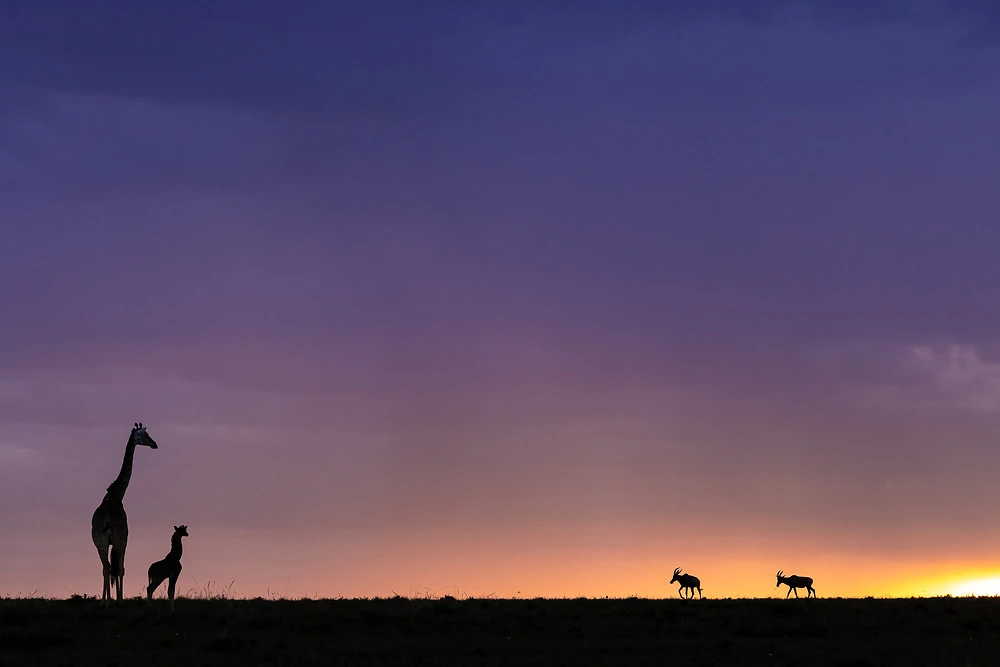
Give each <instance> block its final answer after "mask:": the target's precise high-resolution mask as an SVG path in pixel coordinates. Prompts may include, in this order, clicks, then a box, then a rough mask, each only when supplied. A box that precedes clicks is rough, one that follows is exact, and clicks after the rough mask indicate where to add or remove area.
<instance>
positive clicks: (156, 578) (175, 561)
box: [146, 526, 188, 611]
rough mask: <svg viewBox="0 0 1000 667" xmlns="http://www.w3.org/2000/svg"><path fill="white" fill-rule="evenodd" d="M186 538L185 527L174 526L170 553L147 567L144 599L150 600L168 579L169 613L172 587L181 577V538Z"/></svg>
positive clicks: (171, 604)
mask: <svg viewBox="0 0 1000 667" xmlns="http://www.w3.org/2000/svg"><path fill="white" fill-rule="evenodd" d="M187 536H188V531H187V526H174V534H173V536H171V538H170V553H168V554H167V557H166V558H164V559H163V560H158V561H156V562H155V563H153V564H152V565H150V566H149V586H147V587H146V599H147V600H152V599H153V592H154V591H155V590H156V589H157V588H159V586H160V584H162V583H163V580H164V579H169V583H168V584H167V596H168V597H169V598H170V611H173V610H174V587H175V586H176V585H177V577H179V576H181V550H182V547H181V538H182V537H187Z"/></svg>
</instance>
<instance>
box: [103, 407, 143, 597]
mask: <svg viewBox="0 0 1000 667" xmlns="http://www.w3.org/2000/svg"><path fill="white" fill-rule="evenodd" d="M137 446H143V447H149V448H150V449H156V441H154V440H153V438H151V437H150V436H149V434H148V433H146V429H145V428H144V427H143V426H142V424H141V423H137V424H135V426H134V427H133V428H132V433H131V434H130V435H129V439H128V444H127V445H126V446H125V457H124V458H123V459H122V468H121V471H120V472H119V473H118V477H117V478H116V479H115V481H113V482H112V483H111V485H110V486H109V487H108V490H107V493H105V494H104V499H103V500H101V504H100V505H99V506H98V507H97V509H96V510H94V514H93V516H92V517H91V519H90V535H91V538H92V539H93V540H94V546H95V547H97V555H98V556H100V558H101V567H102V569H103V571H104V588H103V590H102V591H101V600H102V602H104V603H107V602H110V601H111V588H112V586H114V588H115V589H117V592H116V598H117V599H118V600H121V599H122V597H123V595H124V593H123V588H124V585H125V549H126V547H127V546H128V515H126V514H125V505H124V500H125V492H126V491H127V490H128V484H129V481H130V480H131V479H132V458H133V457H134V456H135V448H136V447H137Z"/></svg>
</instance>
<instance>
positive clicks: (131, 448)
mask: <svg viewBox="0 0 1000 667" xmlns="http://www.w3.org/2000/svg"><path fill="white" fill-rule="evenodd" d="M134 456H135V440H134V439H133V438H129V441H128V445H126V446H125V458H123V459H122V469H121V472H119V473H118V477H117V478H115V481H113V482H111V486H109V487H108V495H110V496H111V497H113V498H114V499H116V500H118V501H119V502H121V501H122V500H124V499H125V492H126V491H127V490H128V483H129V480H130V479H132V457H134Z"/></svg>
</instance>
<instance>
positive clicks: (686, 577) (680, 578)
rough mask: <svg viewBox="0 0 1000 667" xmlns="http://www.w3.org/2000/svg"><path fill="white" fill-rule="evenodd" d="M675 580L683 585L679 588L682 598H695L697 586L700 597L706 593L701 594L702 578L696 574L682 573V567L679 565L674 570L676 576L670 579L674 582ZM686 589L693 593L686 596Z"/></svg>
mask: <svg viewBox="0 0 1000 667" xmlns="http://www.w3.org/2000/svg"><path fill="white" fill-rule="evenodd" d="M675 581H676V582H677V583H678V584H680V585H681V587H680V588H678V589H677V592H678V593H679V594H680V596H681V597H682V598H685V599H691V598H693V597H694V591H695V589H696V588H697V589H698V597H699V598H703V597H705V596H704V595H702V594H701V579H699V578H698V577H696V576H694V575H693V574H681V568H679V567H678V568H676V569H675V570H674V578H673V579H671V580H670V583H674V582H675ZM685 590H688V591H690V593H691V596H690V597H685V595H684V591H685Z"/></svg>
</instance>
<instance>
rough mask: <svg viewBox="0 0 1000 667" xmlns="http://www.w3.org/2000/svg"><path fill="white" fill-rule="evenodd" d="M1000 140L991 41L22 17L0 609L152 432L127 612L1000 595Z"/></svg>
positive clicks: (758, 20)
mask: <svg viewBox="0 0 1000 667" xmlns="http://www.w3.org/2000/svg"><path fill="white" fill-rule="evenodd" d="M997 118H1000V7H998V6H997V3H995V2H992V0H922V1H918V0H913V1H912V2H907V1H905V0H897V1H892V0H813V1H812V2H809V1H798V2H796V1H793V0H753V2H747V1H746V0H656V1H653V0H650V1H648V2H641V1H639V0H621V1H620V2H616V3H607V2H597V1H586V0H583V1H578V2H561V1H557V0H536V1H533V2H511V1H510V0H505V1H503V2H501V1H500V0H493V1H486V0H483V1H481V2H457V1H454V2H448V1H445V0H433V1H428V2H423V1H422V2H419V3H417V2H409V1H406V2H404V1H402V0H397V1H389V0H365V1H364V2H353V1H352V2H340V3H332V2H319V1H317V2H289V3H284V4H280V6H279V4H276V3H264V2H259V1H256V0H247V1H246V2H244V3H241V4H240V7H239V8H238V9H237V7H236V5H235V4H234V5H232V6H230V5H228V4H225V5H224V4H222V3H218V4H211V3H210V6H209V5H206V4H205V3H195V2H188V1H186V0H173V1H171V2H144V3H141V7H140V5H139V4H136V3H134V2H126V1H125V0H112V1H110V2H103V3H88V2H73V3H70V2H44V1H42V0H22V1H16V0H15V1H9V2H5V3H3V6H2V7H0V313H2V315H3V317H2V319H0V508H3V509H0V594H12V595H13V594H18V593H23V594H27V593H30V592H32V591H33V590H35V589H37V590H38V591H39V592H40V593H42V594H51V595H60V596H62V595H68V594H69V593H74V592H89V593H91V594H94V593H96V592H97V591H99V590H100V589H99V586H100V563H99V561H98V558H97V555H96V554H95V553H94V548H93V545H92V544H91V543H90V537H89V532H88V530H89V518H90V514H91V512H93V510H94V508H95V507H96V506H97V505H98V504H99V503H100V500H101V497H102V495H103V492H104V489H105V487H106V486H107V484H108V483H110V481H111V480H112V479H114V477H115V475H116V474H117V471H118V467H119V465H120V462H121V454H122V450H123V449H124V445H125V442H126V440H127V438H128V431H129V427H130V425H131V424H132V422H133V421H139V420H142V421H143V422H145V423H146V424H147V425H148V427H149V431H150V433H151V434H152V435H153V437H155V438H156V439H157V441H158V442H159V444H160V448H159V449H158V450H157V451H155V452H151V451H148V450H141V451H139V452H138V453H137V455H136V472H135V474H134V476H133V479H132V485H131V487H130V488H129V492H128V495H127V497H126V508H127V509H128V511H129V518H130V526H131V533H130V542H129V552H128V562H127V568H128V573H129V576H128V577H127V578H126V586H127V587H128V590H127V592H128V593H129V594H138V592H139V589H140V587H141V585H142V583H143V582H142V580H143V578H144V576H143V575H144V571H145V568H146V566H147V565H148V563H149V562H151V561H152V560H155V559H158V558H161V557H162V556H163V555H164V554H165V553H166V551H167V550H168V549H169V538H170V533H171V529H172V526H173V525H175V524H180V523H186V524H188V525H189V530H190V533H191V537H190V538H188V540H187V544H186V551H185V570H184V577H185V578H186V579H187V582H186V583H185V581H183V580H182V582H181V584H180V586H179V588H180V590H182V591H185V590H187V589H188V588H192V587H195V586H196V585H197V586H201V585H203V584H204V583H205V582H207V581H217V582H225V583H228V582H229V581H230V580H234V579H235V580H236V584H235V585H234V588H235V589H236V590H237V591H238V592H239V593H241V594H247V595H257V594H261V595H264V594H267V593H268V592H270V593H274V592H276V591H277V593H279V594H288V595H304V594H309V595H312V594H321V595H332V596H337V595H387V594H390V593H391V591H393V590H395V591H397V592H400V593H405V592H407V591H419V590H423V589H422V588H420V587H424V586H426V587H427V588H428V589H430V590H438V589H441V588H442V587H446V586H454V587H456V589H454V590H461V591H464V592H466V593H468V594H488V593H496V594H498V595H511V594H514V593H516V592H517V591H521V593H522V594H527V595H533V594H539V595H576V594H583V595H601V596H603V595H616V594H621V595H628V594H633V593H635V594H640V595H663V594H673V591H672V589H671V588H669V587H667V586H666V581H667V580H669V577H670V571H671V570H672V569H673V567H676V566H682V567H684V568H685V569H689V570H691V571H693V572H695V573H696V574H699V576H701V577H702V579H703V580H712V582H713V584H712V586H711V589H710V590H711V592H712V593H714V594H715V595H716V596H718V595H771V594H774V590H773V579H771V577H772V575H773V572H774V571H775V570H777V569H779V568H781V569H784V570H785V571H786V572H791V571H801V572H803V573H807V574H808V573H814V576H815V577H816V578H817V581H819V580H820V578H821V577H822V578H823V580H824V581H826V582H829V583H828V584H827V585H826V586H825V588H824V590H821V591H820V592H821V594H830V595H832V594H843V595H852V594H857V595H865V594H882V593H885V592H887V591H888V592H924V591H931V592H933V590H931V589H927V588H922V586H930V584H927V583H926V582H927V581H929V580H930V578H933V577H931V575H937V574H939V573H938V572H932V573H926V572H925V574H926V576H924V575H919V574H913V573H911V572H909V570H907V568H908V567H911V566H912V569H913V570H914V571H916V572H918V573H919V572H921V571H924V570H923V569H922V568H927V567H931V568H935V569H945V568H950V569H956V568H957V569H960V570H962V571H966V570H968V571H972V570H976V571H979V570H984V569H988V568H989V567H990V563H991V562H992V559H994V558H995V554H996V553H997V552H998V550H1000V530H998V528H1000V526H998V525H997V508H998V507H1000V485H997V483H996V481H995V477H996V474H995V471H996V469H997V466H998V465H1000V449H998V448H997V447H996V442H997V437H998V434H1000V337H998V334H997V331H998V330H1000V309H998V307H997V304H998V303H1000V225H997V224H996V218H997V212H998V210H1000V187H998V184H1000V130H998V129H997V122H996V119H997ZM792 545H794V547H793V546H792ZM758 566H759V567H758ZM862 567H864V568H874V569H876V570H877V569H879V568H881V569H882V570H885V569H886V568H890V567H891V568H895V570H894V571H896V572H898V573H900V574H899V575H898V576H899V577H900V578H899V580H898V581H896V580H886V578H885V576H884V573H883V575H882V576H881V578H880V579H879V578H873V579H872V581H873V582H874V583H865V584H864V585H862V584H859V583H858V578H857V577H856V576H854V577H852V575H851V570H852V569H857V568H862ZM998 571H1000V567H998ZM758 572H760V575H759V580H758V574H757V573H758ZM904 574H905V576H904ZM872 576H873V577H874V575H872ZM907 577H908V578H907ZM130 582H131V583H130ZM872 586H874V588H872ZM879 586H881V588H879ZM133 589H134V590H133ZM708 590H709V589H706V592H708Z"/></svg>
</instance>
